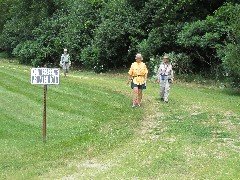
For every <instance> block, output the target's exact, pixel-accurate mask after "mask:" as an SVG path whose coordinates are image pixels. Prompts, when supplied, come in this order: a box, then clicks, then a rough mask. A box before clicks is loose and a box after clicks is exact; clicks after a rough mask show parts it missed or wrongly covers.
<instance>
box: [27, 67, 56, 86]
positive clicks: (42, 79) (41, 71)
mask: <svg viewBox="0 0 240 180" xmlns="http://www.w3.org/2000/svg"><path fill="white" fill-rule="evenodd" d="M59 74H60V70H59V68H32V69H31V84H37V85H51V84H59Z"/></svg>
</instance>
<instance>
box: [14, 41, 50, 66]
mask: <svg viewBox="0 0 240 180" xmlns="http://www.w3.org/2000/svg"><path fill="white" fill-rule="evenodd" d="M49 52H50V49H48V48H44V47H43V46H42V45H41V44H40V43H38V42H37V41H25V42H24V43H21V44H19V45H17V47H16V48H14V50H13V54H14V55H15V56H17V57H18V58H19V62H20V63H22V64H31V65H32V66H34V67H38V66H43V64H45V63H46V60H47V55H48V54H49Z"/></svg>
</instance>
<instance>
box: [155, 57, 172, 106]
mask: <svg viewBox="0 0 240 180" xmlns="http://www.w3.org/2000/svg"><path fill="white" fill-rule="evenodd" d="M157 77H158V80H157V81H158V83H160V99H161V101H164V102H166V103H168V96H169V91H170V84H171V83H172V81H173V79H174V77H173V69H172V65H171V64H170V63H169V57H168V56H164V57H163V62H162V63H161V65H160V67H159V69H158V74H157Z"/></svg>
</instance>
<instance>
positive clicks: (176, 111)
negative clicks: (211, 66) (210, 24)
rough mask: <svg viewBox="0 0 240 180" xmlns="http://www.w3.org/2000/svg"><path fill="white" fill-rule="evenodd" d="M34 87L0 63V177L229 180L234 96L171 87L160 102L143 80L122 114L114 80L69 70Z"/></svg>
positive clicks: (21, 71)
mask: <svg viewBox="0 0 240 180" xmlns="http://www.w3.org/2000/svg"><path fill="white" fill-rule="evenodd" d="M70 75H71V76H70V77H69V78H61V83H60V85H58V86H48V93H47V143H46V144H43V142H42V114H43V112H42V110H43V87H42V86H35V85H31V84H30V67H28V66H22V65H17V64H15V63H8V62H7V61H0V76H1V78H0V152H1V153H0V164H1V166H0V179H134V178H136V179H238V178H239V177H240V171H239V169H240V155H239V152H240V136H239V134H240V123H239V122H240V94H239V92H238V91H234V90H229V89H218V88H215V87H207V86H199V85H197V84H196V85H195V84H187V83H180V82H175V84H173V85H172V87H171V94H170V101H169V104H164V103H162V102H160V101H159V98H158V93H159V92H158V91H159V87H158V85H157V84H154V83H152V82H149V83H148V88H147V90H145V91H144V101H143V106H142V107H141V108H136V109H132V108H131V90H130V88H129V87H128V86H126V85H125V82H126V77H125V75H123V74H113V73H111V74H110V73H109V74H94V73H91V72H77V71H75V72H71V73H70Z"/></svg>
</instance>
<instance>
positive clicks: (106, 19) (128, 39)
mask: <svg viewBox="0 0 240 180" xmlns="http://www.w3.org/2000/svg"><path fill="white" fill-rule="evenodd" d="M0 7H1V11H0V17H1V20H2V21H1V23H0V40H1V41H0V49H1V50H2V51H7V52H8V53H9V54H14V55H15V56H17V57H18V58H19V60H20V63H25V64H32V65H33V66H41V65H42V64H45V63H46V62H49V63H52V64H55V65H58V61H59V56H60V54H61V52H62V49H63V48H68V49H69V52H70V54H71V56H72V60H73V65H75V66H79V65H83V66H84V67H86V68H89V69H93V70H94V71H95V72H104V71H107V70H109V69H112V68H115V69H116V68H122V67H126V66H129V64H130V63H131V62H132V61H133V59H134V55H135V54H136V53H137V52H141V53H142V54H143V55H144V60H145V61H146V62H150V59H151V61H152V60H154V59H157V58H156V57H159V56H162V55H163V54H165V53H170V54H174V55H176V57H175V58H174V59H175V60H174V63H175V64H176V66H175V70H176V72H178V73H190V72H191V73H200V74H202V75H204V74H205V75H206V76H211V77H212V78H214V79H222V78H226V76H227V77H230V78H232V80H233V81H232V82H234V83H233V84H234V85H235V86H239V84H240V83H239V82H240V79H239V77H240V75H239V72H240V62H239V49H240V47H239V41H240V40H239V39H240V35H239V34H240V33H239V29H240V24H239V14H240V4H239V1H237V0H207V1H198V0H190V1H189V0H180V1H176V0H170V1H169V0H163V1H158V0H141V1H133V0H116V1H107V0H83V1H77V0H68V1H66V0H48V1H33V0H31V1H29V0H21V1H20V0H7V1H5V0H0ZM176 59H178V60H177V61H176ZM156 63H158V62H155V64H156ZM152 73H153V72H152Z"/></svg>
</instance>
